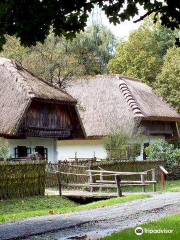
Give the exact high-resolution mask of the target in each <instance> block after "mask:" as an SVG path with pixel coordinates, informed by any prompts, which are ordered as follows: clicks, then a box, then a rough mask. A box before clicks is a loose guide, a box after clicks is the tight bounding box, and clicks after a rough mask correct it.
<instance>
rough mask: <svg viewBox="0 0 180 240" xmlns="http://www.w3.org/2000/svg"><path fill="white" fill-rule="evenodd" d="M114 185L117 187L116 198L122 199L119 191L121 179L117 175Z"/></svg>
mask: <svg viewBox="0 0 180 240" xmlns="http://www.w3.org/2000/svg"><path fill="white" fill-rule="evenodd" d="M115 178H116V185H117V195H118V197H122V191H121V184H120V182H121V178H120V176H119V175H116V177H115Z"/></svg>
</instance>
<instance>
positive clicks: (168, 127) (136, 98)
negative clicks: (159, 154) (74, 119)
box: [58, 75, 180, 159]
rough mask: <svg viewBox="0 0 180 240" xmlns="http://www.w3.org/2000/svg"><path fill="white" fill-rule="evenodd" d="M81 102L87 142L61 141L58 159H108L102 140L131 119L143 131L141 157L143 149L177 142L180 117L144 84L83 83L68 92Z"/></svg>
mask: <svg viewBox="0 0 180 240" xmlns="http://www.w3.org/2000/svg"><path fill="white" fill-rule="evenodd" d="M67 92H68V93H69V94H71V95H72V96H73V97H74V98H75V99H77V101H78V110H79V112H80V116H81V119H82V122H83V125H84V128H85V131H86V134H87V139H86V140H85V139H78V140H77V139H76V140H63V141H58V158H59V159H68V158H73V157H75V152H77V157H93V156H94V151H95V155H96V157H98V158H106V156H107V153H106V151H105V149H104V148H103V145H102V142H101V139H102V137H103V136H106V135H108V134H109V133H110V131H111V130H112V126H114V127H118V126H120V125H121V124H122V122H123V124H128V122H129V119H131V120H132V121H134V122H138V123H139V124H140V127H143V129H144V131H143V135H142V143H141V155H140V156H139V158H138V159H143V157H144V156H143V155H144V151H143V149H144V147H146V146H148V145H149V144H152V143H154V142H155V141H156V140H157V139H168V138H178V137H179V132H178V127H177V122H179V121H180V115H179V114H178V113H177V112H176V111H175V110H174V109H173V108H171V107H170V106H169V105H168V104H167V103H166V102H165V101H164V100H163V99H162V98H161V97H160V96H158V95H157V94H156V93H155V92H154V91H153V90H152V88H150V87H149V86H147V85H146V84H144V83H142V82H141V81H139V80H137V79H134V78H130V77H125V76H122V75H107V76H95V77H90V78H88V79H81V80H79V81H78V82H75V83H74V84H73V85H72V86H71V87H68V88H67Z"/></svg>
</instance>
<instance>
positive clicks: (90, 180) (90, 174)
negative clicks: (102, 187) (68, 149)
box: [88, 172, 93, 192]
mask: <svg viewBox="0 0 180 240" xmlns="http://www.w3.org/2000/svg"><path fill="white" fill-rule="evenodd" d="M88 175H89V183H90V184H91V183H93V178H92V172H89V173H88ZM89 189H90V192H93V187H90V188H89Z"/></svg>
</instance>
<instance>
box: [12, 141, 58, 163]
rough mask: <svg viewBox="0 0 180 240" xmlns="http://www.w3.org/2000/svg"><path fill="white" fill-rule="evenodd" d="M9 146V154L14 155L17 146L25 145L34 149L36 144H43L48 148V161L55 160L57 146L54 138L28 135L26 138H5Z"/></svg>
mask: <svg viewBox="0 0 180 240" xmlns="http://www.w3.org/2000/svg"><path fill="white" fill-rule="evenodd" d="M7 141H8V144H9V146H10V154H13V156H14V148H16V147H17V146H26V147H28V148H31V151H32V152H33V151H34V148H35V147H36V146H43V147H45V148H48V161H49V162H50V161H51V162H57V148H56V139H53V138H35V137H29V138H27V139H7Z"/></svg>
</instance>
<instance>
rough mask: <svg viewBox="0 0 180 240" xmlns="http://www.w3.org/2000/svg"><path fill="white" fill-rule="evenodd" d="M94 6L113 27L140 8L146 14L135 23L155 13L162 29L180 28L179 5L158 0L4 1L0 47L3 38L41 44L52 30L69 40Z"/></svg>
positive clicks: (2, 4)
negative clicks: (11, 37) (8, 36)
mask: <svg viewBox="0 0 180 240" xmlns="http://www.w3.org/2000/svg"><path fill="white" fill-rule="evenodd" d="M93 2H94V3H96V4H97V5H98V6H99V7H101V8H102V10H104V12H105V14H106V16H107V17H108V18H109V21H110V22H113V23H114V24H117V23H118V24H119V23H120V22H123V21H125V20H129V19H130V18H132V17H134V16H135V15H138V14H139V9H140V6H141V8H143V9H144V10H145V11H146V14H145V15H144V16H142V17H141V18H140V19H138V20H136V22H137V21H140V20H142V19H143V18H144V17H145V16H148V15H150V14H151V13H153V12H154V13H155V15H154V21H156V20H157V18H158V16H160V19H161V24H162V25H164V26H166V27H168V28H171V29H173V30H174V29H175V28H179V23H180V20H179V19H180V4H179V1H165V4H164V2H163V1H161V0H156V1H153V2H152V1H147V0H131V1H127V3H126V4H125V1H124V0H121V1H111V0H109V1H105V0H103V1H102V0H96V1H88V0H83V1H79V0H73V1H72V0H66V1H57V0H51V1H47V0H44V1H40V0H31V1H28V2H27V1H22V0H20V1H15V0H11V1H10V0H7V1H4V2H2V3H0V47H2V45H3V44H4V43H5V41H6V40H5V37H4V36H5V34H9V35H11V36H13V35H14V36H16V37H18V38H20V41H21V44H23V45H26V46H32V45H35V44H36V43H37V42H42V43H43V42H44V40H45V39H46V37H47V36H48V34H49V33H50V29H51V27H52V29H53V33H54V34H55V35H56V36H62V35H64V36H65V37H66V38H69V39H72V38H73V37H75V35H76V33H79V32H80V30H83V29H84V28H85V27H86V24H87V19H88V13H89V12H90V11H92V9H93V8H94V4H93ZM27 5H28V7H27Z"/></svg>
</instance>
